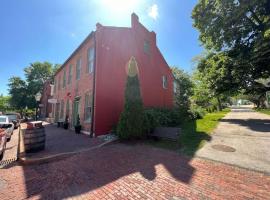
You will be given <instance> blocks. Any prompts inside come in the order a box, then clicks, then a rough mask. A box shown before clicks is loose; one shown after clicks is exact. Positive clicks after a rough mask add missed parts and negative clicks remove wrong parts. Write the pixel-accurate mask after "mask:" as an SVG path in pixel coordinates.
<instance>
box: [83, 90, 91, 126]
mask: <svg viewBox="0 0 270 200" xmlns="http://www.w3.org/2000/svg"><path fill="white" fill-rule="evenodd" d="M87 98H88V99H87ZM88 109H89V110H88ZM87 112H89V113H88V114H89V116H87ZM91 118H92V93H91V92H87V93H86V94H85V95H84V121H85V122H88V123H89V122H91Z"/></svg>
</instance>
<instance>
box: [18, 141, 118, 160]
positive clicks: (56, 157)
mask: <svg viewBox="0 0 270 200" xmlns="http://www.w3.org/2000/svg"><path fill="white" fill-rule="evenodd" d="M116 141H117V139H115V140H111V141H106V142H104V143H102V144H99V145H97V146H94V147H90V148H85V149H82V150H79V151H70V152H65V153H58V154H55V155H51V156H45V157H41V158H25V157H19V159H18V162H19V163H20V164H21V165H38V164H44V163H48V162H53V161H59V160H60V159H64V158H67V157H70V156H73V155H76V154H80V153H83V152H87V151H91V150H94V149H98V148H101V147H103V146H105V145H109V144H112V143H114V142H116Z"/></svg>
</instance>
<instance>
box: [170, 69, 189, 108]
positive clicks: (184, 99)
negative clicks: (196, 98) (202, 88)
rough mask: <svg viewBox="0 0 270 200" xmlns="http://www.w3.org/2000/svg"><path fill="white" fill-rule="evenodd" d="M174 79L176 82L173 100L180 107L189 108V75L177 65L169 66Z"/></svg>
mask: <svg viewBox="0 0 270 200" xmlns="http://www.w3.org/2000/svg"><path fill="white" fill-rule="evenodd" d="M171 70H172V73H173V75H174V78H175V81H176V83H177V88H176V95H175V102H176V105H177V106H178V107H180V108H184V109H188V108H189V104H190V101H189V98H190V96H191V95H192V91H193V90H192V88H193V83H192V80H191V77H190V75H189V74H188V73H186V72H185V71H184V70H182V69H179V68H178V67H171Z"/></svg>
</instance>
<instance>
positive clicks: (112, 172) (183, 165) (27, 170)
mask: <svg viewBox="0 0 270 200" xmlns="http://www.w3.org/2000/svg"><path fill="white" fill-rule="evenodd" d="M192 125H193V127H191V129H190V131H191V132H193V133H192V134H191V135H190V136H189V138H186V139H189V140H192V139H193V141H192V144H191V146H192V148H191V149H189V151H190V152H189V155H190V157H185V156H182V155H179V154H178V153H176V152H172V151H168V150H164V149H159V148H154V147H151V146H149V145H143V144H140V143H135V144H133V145H130V144H125V143H124V144H123V143H117V144H112V145H109V146H105V147H102V148H99V149H95V150H92V151H89V152H84V153H81V154H78V155H76V156H72V157H70V158H67V159H64V160H61V161H59V162H52V163H46V164H42V165H32V166H23V173H24V180H25V188H26V194H27V198H30V197H33V196H35V197H36V196H38V198H40V199H63V198H68V197H75V196H78V195H82V194H85V193H89V192H90V191H93V190H95V189H97V188H101V187H103V186H108V185H111V189H112V190H117V189H119V188H118V186H117V184H116V183H115V182H116V181H117V180H119V179H121V180H123V182H124V183H123V184H127V185H126V186H125V187H128V188H132V187H138V185H140V184H143V182H145V179H146V180H147V181H153V180H154V179H157V178H165V177H162V176H163V173H165V172H169V173H170V174H171V176H172V177H173V178H174V179H176V180H177V181H179V182H182V183H184V184H189V183H190V181H191V179H192V176H193V174H194V173H195V171H196V170H195V169H194V167H192V166H191V165H190V164H189V162H190V161H191V160H192V157H193V155H194V154H195V149H198V146H200V145H201V142H202V141H203V140H210V139H211V138H210V136H208V135H207V134H206V133H202V132H196V124H195V123H194V124H192ZM48 128H49V126H48ZM194 131H195V132H194ZM67 134H69V133H67ZM194 134H197V135H194ZM198 134H199V136H198ZM157 169H158V171H157ZM121 182H122V181H121Z"/></svg>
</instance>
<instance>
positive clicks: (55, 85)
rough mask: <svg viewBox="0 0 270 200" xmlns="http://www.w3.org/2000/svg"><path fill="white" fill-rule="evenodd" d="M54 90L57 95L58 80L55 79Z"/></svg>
mask: <svg viewBox="0 0 270 200" xmlns="http://www.w3.org/2000/svg"><path fill="white" fill-rule="evenodd" d="M54 90H55V93H56V90H57V79H56V78H54Z"/></svg>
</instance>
